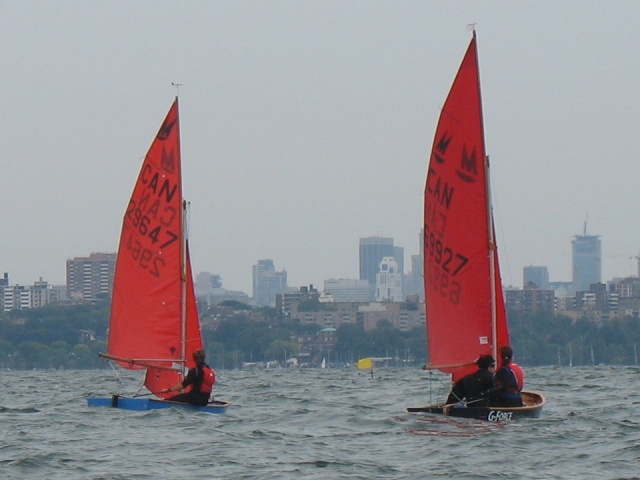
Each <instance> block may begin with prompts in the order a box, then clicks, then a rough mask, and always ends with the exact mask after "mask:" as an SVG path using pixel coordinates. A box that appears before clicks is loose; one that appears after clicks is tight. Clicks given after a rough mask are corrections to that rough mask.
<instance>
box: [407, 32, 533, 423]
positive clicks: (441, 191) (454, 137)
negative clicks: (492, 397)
mask: <svg viewBox="0 0 640 480" xmlns="http://www.w3.org/2000/svg"><path fill="white" fill-rule="evenodd" d="M489 187H490V182H489V161H488V157H487V156H486V154H485V141H484V128H483V119H482V102H481V97H480V77H479V69H478V55H477V47H476V34H475V31H474V33H473V38H472V39H471V42H470V44H469V47H468V49H467V52H466V54H465V56H464V59H463V60H462V64H461V66H460V69H459V70H458V73H457V75H456V78H455V80H454V82H453V85H452V87H451V90H450V91H449V95H448V96H447V99H446V101H445V104H444V106H443V108H442V112H441V114H440V119H439V121H438V126H437V128H436V133H435V138H434V142H433V147H432V151H431V156H430V163H429V167H428V170H427V180H426V185H425V192H424V279H425V305H426V318H427V325H426V326H427V337H428V353H429V365H427V368H429V369H437V370H440V371H442V372H444V373H449V374H452V375H454V376H456V377H457V378H460V377H461V376H463V375H464V374H466V373H470V372H471V371H474V370H475V369H476V367H475V365H474V363H473V362H474V360H475V359H476V358H478V357H479V356H480V355H492V356H493V357H494V358H497V351H498V349H499V348H500V347H502V346H504V345H509V332H508V326H507V315H506V310H505V305H504V297H503V292H502V282H501V279H500V267H499V263H498V251H497V247H496V239H495V233H494V225H493V212H492V207H491V192H490V188H489ZM522 397H523V401H524V403H525V406H524V407H517V408H500V409H498V408H493V407H484V408H483V407H474V406H473V405H469V406H468V407H469V408H453V407H454V405H446V404H444V403H439V404H435V405H429V406H426V407H415V408H409V409H408V411H410V412H425V413H437V414H444V415H451V416H460V417H472V418H479V419H485V420H492V421H496V420H511V419H512V418H514V417H517V416H529V417H537V416H539V415H540V411H541V409H542V406H543V405H544V403H545V400H544V397H543V396H542V394H540V393H539V392H522Z"/></svg>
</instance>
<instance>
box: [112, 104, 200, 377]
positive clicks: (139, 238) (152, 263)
mask: <svg viewBox="0 0 640 480" xmlns="http://www.w3.org/2000/svg"><path fill="white" fill-rule="evenodd" d="M182 208H183V206H182V184H181V158H180V131H179V122H178V101H177V99H176V100H175V102H174V103H173V105H172V106H171V108H170V110H169V113H168V114H167V116H166V118H165V120H164V122H163V123H162V126H161V127H160V130H159V131H158V134H157V135H156V138H155V139H154V141H153V143H152V144H151V147H150V148H149V151H148V152H147V155H146V157H145V159H144V162H143V164H142V168H141V169H140V174H139V176H138V179H137V181H136V184H135V187H134V189H133V193H132V195H131V199H130V200H129V204H128V205H127V208H126V212H125V215H124V219H123V222H122V234H121V237H120V245H119V248H118V258H117V263H116V271H115V278H114V288H113V300H112V305H111V320H110V328H109V343H108V353H109V354H110V355H112V356H115V357H120V358H125V359H135V360H141V361H143V362H144V363H145V364H151V365H161V366H165V367H166V366H169V367H170V366H172V364H173V362H179V361H181V360H182V359H183V358H184V352H183V349H184V346H183V340H182V337H183V321H182V317H183V314H182V312H183V301H184V299H183V289H184V288H185V281H184V280H185V279H184V277H185V271H186V270H185V269H184V268H183V257H184V256H185V255H184V251H183V248H184V247H183V239H182V232H183V211H182ZM194 303H195V299H194ZM196 315H197V314H196ZM119 363H120V365H122V366H123V367H128V368H143V367H140V366H138V365H135V364H129V363H127V362H119ZM166 386H167V385H166V384H165V385H163V387H166Z"/></svg>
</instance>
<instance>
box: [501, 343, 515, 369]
mask: <svg viewBox="0 0 640 480" xmlns="http://www.w3.org/2000/svg"><path fill="white" fill-rule="evenodd" d="M500 358H501V359H502V363H503V364H505V365H507V364H508V363H510V362H511V359H512V358H513V350H512V349H511V347H510V346H509V345H505V346H504V347H502V348H501V349H500Z"/></svg>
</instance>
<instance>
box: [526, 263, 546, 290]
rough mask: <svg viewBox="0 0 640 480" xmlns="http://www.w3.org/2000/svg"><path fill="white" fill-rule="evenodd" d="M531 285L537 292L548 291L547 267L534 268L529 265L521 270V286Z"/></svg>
mask: <svg viewBox="0 0 640 480" xmlns="http://www.w3.org/2000/svg"><path fill="white" fill-rule="evenodd" d="M530 283H533V284H535V285H536V286H537V287H538V290H549V270H548V269H547V267H534V266H533V265H530V266H528V267H524V268H523V269H522V286H523V287H526V286H527V284H530Z"/></svg>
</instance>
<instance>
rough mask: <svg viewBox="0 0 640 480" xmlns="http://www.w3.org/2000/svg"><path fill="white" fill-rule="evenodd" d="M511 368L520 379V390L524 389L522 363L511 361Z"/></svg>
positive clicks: (517, 378)
mask: <svg viewBox="0 0 640 480" xmlns="http://www.w3.org/2000/svg"><path fill="white" fill-rule="evenodd" d="M509 368H510V369H511V371H512V372H513V374H514V375H515V376H516V380H518V391H522V389H523V388H524V372H523V371H522V368H520V365H518V364H517V363H516V362H511V363H510V364H509Z"/></svg>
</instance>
